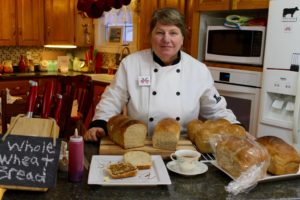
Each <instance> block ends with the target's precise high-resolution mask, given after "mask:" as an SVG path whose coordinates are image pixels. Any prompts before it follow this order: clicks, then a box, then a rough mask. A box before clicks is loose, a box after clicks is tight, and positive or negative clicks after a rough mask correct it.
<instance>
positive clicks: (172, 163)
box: [167, 160, 208, 176]
mask: <svg viewBox="0 0 300 200" xmlns="http://www.w3.org/2000/svg"><path fill="white" fill-rule="evenodd" d="M167 168H168V169H169V170H171V171H172V172H175V173H177V174H181V175H185V176H194V175H198V174H203V173H205V172H206V171H207V170H208V167H207V165H206V164H204V163H202V162H198V163H197V166H196V168H195V169H194V170H192V171H190V172H181V171H180V170H179V169H178V166H177V164H176V161H174V160H172V161H170V162H168V163H167Z"/></svg>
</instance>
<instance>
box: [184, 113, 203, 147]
mask: <svg viewBox="0 0 300 200" xmlns="http://www.w3.org/2000/svg"><path fill="white" fill-rule="evenodd" d="M203 127H204V123H203V121H201V120H199V119H194V120H192V121H190V122H189V123H188V124H187V126H186V128H187V135H188V137H189V139H190V140H191V141H192V142H195V136H196V135H197V133H198V132H199V131H200V130H201V129H202V128H203Z"/></svg>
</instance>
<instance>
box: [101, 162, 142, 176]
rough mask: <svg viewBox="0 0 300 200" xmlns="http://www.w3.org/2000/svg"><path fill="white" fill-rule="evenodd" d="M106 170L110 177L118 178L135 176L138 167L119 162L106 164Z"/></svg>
mask: <svg viewBox="0 0 300 200" xmlns="http://www.w3.org/2000/svg"><path fill="white" fill-rule="evenodd" d="M106 171H107V172H108V174H109V175H110V177H112V178H114V179H119V178H128V177H133V176H136V175H137V172H138V169H137V167H135V166H134V165H132V164H130V163H125V162H119V163H113V164H110V165H108V167H107V169H106Z"/></svg>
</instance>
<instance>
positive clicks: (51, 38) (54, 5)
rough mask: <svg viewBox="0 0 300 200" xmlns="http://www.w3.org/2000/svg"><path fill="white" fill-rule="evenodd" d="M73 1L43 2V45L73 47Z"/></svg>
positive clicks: (53, 0)
mask: <svg viewBox="0 0 300 200" xmlns="http://www.w3.org/2000/svg"><path fill="white" fill-rule="evenodd" d="M74 33H75V0H46V1H45V44H51V45H74V43H75V34H74Z"/></svg>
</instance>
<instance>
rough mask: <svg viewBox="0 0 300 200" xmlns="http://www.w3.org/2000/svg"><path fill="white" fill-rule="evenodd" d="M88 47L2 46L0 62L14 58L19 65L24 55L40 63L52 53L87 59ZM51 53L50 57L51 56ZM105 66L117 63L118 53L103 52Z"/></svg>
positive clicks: (15, 63) (35, 62)
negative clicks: (67, 48)
mask: <svg viewBox="0 0 300 200" xmlns="http://www.w3.org/2000/svg"><path fill="white" fill-rule="evenodd" d="M87 50H88V48H76V49H71V50H61V49H50V48H44V47H20V46H11V47H0V63H1V62H2V61H4V60H12V63H13V66H17V65H18V63H19V60H20V56H21V55H24V56H26V57H27V58H30V59H32V60H33V62H34V64H40V62H41V60H42V59H44V58H46V59H49V58H50V57H51V55H71V56H73V57H78V58H79V59H82V60H84V59H85V56H84V55H85V52H86V51H87ZM49 55H50V57H49ZM102 56H103V66H108V65H111V63H116V54H114V53H102Z"/></svg>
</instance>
